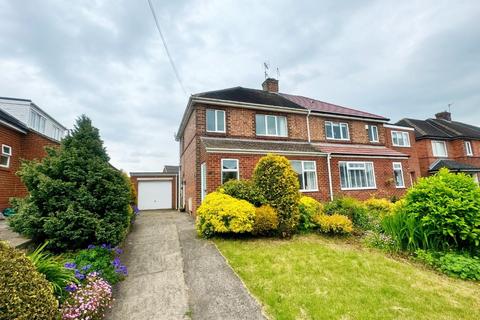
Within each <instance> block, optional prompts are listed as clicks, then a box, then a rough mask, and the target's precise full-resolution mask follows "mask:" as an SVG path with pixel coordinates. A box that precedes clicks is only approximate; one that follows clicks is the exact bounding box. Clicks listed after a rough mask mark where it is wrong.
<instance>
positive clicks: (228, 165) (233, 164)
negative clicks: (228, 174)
mask: <svg viewBox="0 0 480 320" xmlns="http://www.w3.org/2000/svg"><path fill="white" fill-rule="evenodd" d="M237 163H238V162H237V160H222V168H223V169H224V170H236V169H237Z"/></svg>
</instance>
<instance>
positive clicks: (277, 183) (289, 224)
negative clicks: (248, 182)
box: [253, 154, 300, 237]
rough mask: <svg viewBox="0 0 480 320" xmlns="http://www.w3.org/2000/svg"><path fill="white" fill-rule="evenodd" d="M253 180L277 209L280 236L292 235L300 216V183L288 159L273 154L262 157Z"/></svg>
mask: <svg viewBox="0 0 480 320" xmlns="http://www.w3.org/2000/svg"><path fill="white" fill-rule="evenodd" d="M253 182H254V184H255V185H256V186H257V188H258V190H259V192H260V193H261V195H262V196H263V197H264V198H265V199H266V202H267V204H269V205H271V206H272V207H273V208H274V209H275V210H276V211H277V213H278V229H277V230H278V232H279V234H280V236H282V237H290V236H291V235H292V234H293V233H294V232H295V230H296V227H297V224H298V221H299V216H300V213H299V209H298V201H299V200H300V192H299V189H300V185H299V182H298V178H297V174H296V173H295V171H294V170H293V168H292V166H291V164H290V162H289V161H288V159H287V158H285V157H283V156H277V155H273V154H268V155H266V156H265V157H262V158H261V159H260V160H259V161H258V163H257V166H256V167H255V171H254V173H253Z"/></svg>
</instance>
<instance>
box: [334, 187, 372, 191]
mask: <svg viewBox="0 0 480 320" xmlns="http://www.w3.org/2000/svg"><path fill="white" fill-rule="evenodd" d="M340 190H343V191H358V190H377V187H370V188H340Z"/></svg>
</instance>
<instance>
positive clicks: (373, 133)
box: [368, 125, 379, 142]
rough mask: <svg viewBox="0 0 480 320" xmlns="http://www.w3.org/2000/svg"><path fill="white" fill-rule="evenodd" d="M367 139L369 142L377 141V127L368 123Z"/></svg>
mask: <svg viewBox="0 0 480 320" xmlns="http://www.w3.org/2000/svg"><path fill="white" fill-rule="evenodd" d="M368 140H369V141H370V142H378V141H379V140H378V127H377V126H374V125H368Z"/></svg>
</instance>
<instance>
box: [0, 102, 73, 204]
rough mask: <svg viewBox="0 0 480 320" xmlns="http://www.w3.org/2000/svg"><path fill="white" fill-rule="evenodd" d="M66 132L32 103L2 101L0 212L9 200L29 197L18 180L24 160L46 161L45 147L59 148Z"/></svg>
mask: <svg viewBox="0 0 480 320" xmlns="http://www.w3.org/2000/svg"><path fill="white" fill-rule="evenodd" d="M9 111H10V112H9ZM54 128H57V129H58V130H59V131H57V130H55V129H54ZM50 129H51V130H50ZM65 130H66V129H65V127H63V126H62V125H61V124H59V123H58V122H57V121H55V120H53V118H51V117H50V116H48V115H47V114H46V113H45V112H44V111H43V110H41V109H40V108H39V107H38V106H36V105H35V104H33V103H32V102H31V101H30V100H25V99H13V98H0V147H1V150H0V151H1V152H0V212H1V211H3V210H4V209H5V208H7V207H9V199H10V198H12V197H24V196H26V194H27V190H26V188H25V186H24V185H23V184H22V182H21V181H20V178H19V177H17V176H16V172H17V171H18V170H19V168H20V163H21V160H24V159H25V160H33V159H40V158H42V157H44V156H45V155H46V153H45V147H46V146H58V145H59V140H60V139H61V137H63V134H64V132H65Z"/></svg>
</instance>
